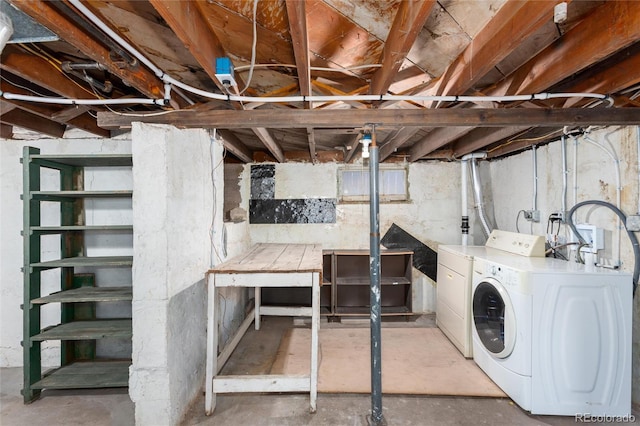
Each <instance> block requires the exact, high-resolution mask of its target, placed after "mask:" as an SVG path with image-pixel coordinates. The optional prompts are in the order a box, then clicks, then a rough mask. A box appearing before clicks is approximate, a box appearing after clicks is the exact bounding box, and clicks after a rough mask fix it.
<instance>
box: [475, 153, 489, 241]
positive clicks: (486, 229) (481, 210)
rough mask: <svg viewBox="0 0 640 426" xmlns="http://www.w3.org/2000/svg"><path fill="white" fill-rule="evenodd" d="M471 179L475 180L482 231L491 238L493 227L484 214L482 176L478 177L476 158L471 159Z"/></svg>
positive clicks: (476, 201)
mask: <svg viewBox="0 0 640 426" xmlns="http://www.w3.org/2000/svg"><path fill="white" fill-rule="evenodd" d="M471 179H472V180H473V198H474V200H475V204H476V208H477V209H478V217H479V218H480V224H481V225H482V231H483V232H484V236H485V237H486V238H489V234H491V226H489V221H488V220H487V217H486V215H485V212H484V206H483V201H482V186H481V185H480V176H479V175H478V165H477V162H476V158H472V159H471Z"/></svg>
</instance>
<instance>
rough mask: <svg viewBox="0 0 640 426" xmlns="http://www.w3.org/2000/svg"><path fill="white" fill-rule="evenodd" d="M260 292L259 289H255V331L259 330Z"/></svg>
mask: <svg viewBox="0 0 640 426" xmlns="http://www.w3.org/2000/svg"><path fill="white" fill-rule="evenodd" d="M261 293H262V292H261V291H260V287H255V296H254V297H255V304H256V311H255V323H256V330H260V296H261Z"/></svg>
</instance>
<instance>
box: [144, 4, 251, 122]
mask: <svg viewBox="0 0 640 426" xmlns="http://www.w3.org/2000/svg"><path fill="white" fill-rule="evenodd" d="M149 3H151V5H152V6H153V7H154V8H155V10H156V11H157V12H158V13H159V14H160V16H162V19H164V20H165V21H166V22H167V24H169V27H171V29H172V30H173V32H174V33H175V34H176V36H178V38H179V39H180V41H182V43H183V44H184V45H185V47H186V48H187V49H188V50H189V52H190V53H191V54H192V55H193V57H194V58H195V59H196V60H197V61H198V63H199V64H200V66H202V69H203V70H204V72H205V73H207V75H208V76H209V77H210V78H211V80H212V81H214V82H215V84H216V86H218V88H219V89H220V90H221V91H222V92H223V93H225V91H226V89H225V87H224V86H223V85H222V82H221V81H220V80H218V78H217V77H216V65H215V62H216V58H221V57H224V56H227V54H226V52H225V49H224V48H223V47H222V43H220V40H219V39H218V37H217V36H216V35H215V33H214V32H213V31H211V29H210V27H209V24H208V23H207V21H206V20H205V19H204V18H203V16H202V13H201V9H200V7H198V6H197V3H195V2H189V1H165V0H149ZM234 77H236V78H238V75H237V74H236V75H235V76H234ZM236 82H238V83H239V84H241V81H240V80H237V79H236ZM238 109H240V108H238Z"/></svg>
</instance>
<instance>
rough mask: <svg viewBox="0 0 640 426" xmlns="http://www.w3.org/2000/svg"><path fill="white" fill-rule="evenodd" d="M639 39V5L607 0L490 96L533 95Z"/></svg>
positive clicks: (522, 67)
mask: <svg viewBox="0 0 640 426" xmlns="http://www.w3.org/2000/svg"><path fill="white" fill-rule="evenodd" d="M639 39H640V2H638V1H607V2H605V3H604V4H603V5H602V6H599V7H598V8H596V9H595V10H594V11H593V12H592V13H591V14H589V15H587V17H585V18H584V19H583V20H582V21H580V23H578V24H577V25H576V26H575V27H573V28H572V29H571V30H570V31H568V32H567V33H566V34H565V35H564V36H563V37H562V38H561V39H559V40H557V41H556V42H554V43H553V44H551V45H550V46H548V47H547V48H546V49H544V50H542V51H541V52H540V53H539V54H538V55H536V56H535V57H533V58H532V59H531V60H529V61H528V62H527V63H526V64H524V65H523V66H521V67H520V68H519V69H518V70H517V71H516V72H515V73H514V74H513V75H512V76H510V77H509V78H507V79H505V80H504V81H503V82H502V83H501V84H499V85H498V86H497V87H496V88H495V89H494V90H492V91H491V94H492V95H511V94H514V95H515V94H524V93H537V92H542V91H545V90H547V89H548V88H550V87H552V86H553V85H554V84H557V83H559V82H560V81H562V80H563V79H565V78H567V77H569V76H571V75H572V74H575V73H577V72H579V71H581V70H584V69H586V68H587V67H589V66H591V65H593V64H595V63H597V62H599V61H601V60H603V59H604V58H606V57H607V56H609V55H612V54H614V53H616V52H617V51H619V50H621V49H624V48H625V47H627V46H629V45H631V44H632V43H635V42H637V41H638V40H639Z"/></svg>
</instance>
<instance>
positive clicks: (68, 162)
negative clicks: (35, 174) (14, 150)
mask: <svg viewBox="0 0 640 426" xmlns="http://www.w3.org/2000/svg"><path fill="white" fill-rule="evenodd" d="M29 158H30V159H31V161H32V162H33V163H36V164H39V165H41V166H45V167H48V168H54V169H55V168H64V167H68V166H75V167H130V166H132V165H133V160H132V158H131V155H130V154H97V155H46V154H35V155H31V156H30V157H29Z"/></svg>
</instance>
